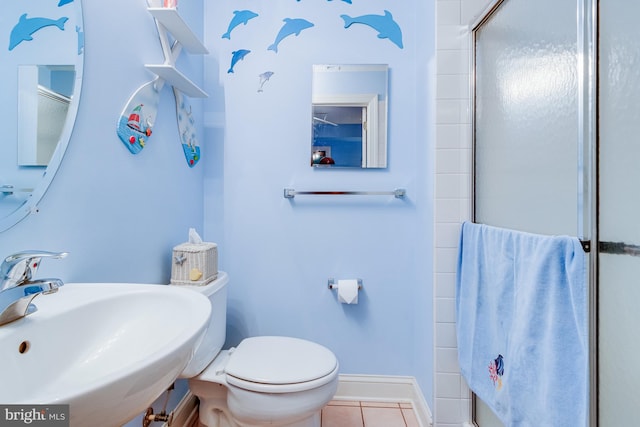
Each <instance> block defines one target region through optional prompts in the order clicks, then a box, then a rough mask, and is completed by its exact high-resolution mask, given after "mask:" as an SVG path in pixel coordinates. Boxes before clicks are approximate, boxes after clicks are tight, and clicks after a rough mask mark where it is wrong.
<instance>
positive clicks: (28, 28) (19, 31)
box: [9, 13, 69, 50]
mask: <svg viewBox="0 0 640 427" xmlns="http://www.w3.org/2000/svg"><path fill="white" fill-rule="evenodd" d="M68 19H69V18H67V17H64V16H63V17H62V18H60V19H58V20H54V19H49V18H27V14H26V13H25V14H23V15H22V16H21V17H20V20H19V21H18V23H17V24H16V25H15V27H13V30H11V36H10V37H9V50H13V48H14V47H16V46H18V45H19V44H20V43H22V42H23V41H25V40H26V41H30V40H33V37H31V36H32V35H33V33H35V32H36V31H38V30H40V29H42V28H44V27H49V26H52V25H55V26H56V27H58V28H60V30H62V31H64V24H65V22H67V20H68Z"/></svg>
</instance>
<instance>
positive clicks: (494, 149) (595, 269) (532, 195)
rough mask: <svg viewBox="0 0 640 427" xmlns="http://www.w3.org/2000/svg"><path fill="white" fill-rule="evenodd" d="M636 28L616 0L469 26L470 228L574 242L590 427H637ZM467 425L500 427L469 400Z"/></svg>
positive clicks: (495, 13)
mask: <svg viewBox="0 0 640 427" xmlns="http://www.w3.org/2000/svg"><path fill="white" fill-rule="evenodd" d="M639 20H640V3H637V2H628V1H625V0H608V1H606V2H605V1H602V2H598V1H597V0H577V1H576V0H573V1H570V0H538V1H536V2H532V1H530V0H502V1H496V2H494V4H493V5H492V7H490V8H489V9H487V13H486V14H485V15H484V16H483V17H482V18H481V19H480V20H478V21H477V22H476V23H475V24H474V25H473V49H472V51H473V55H472V56H473V58H472V73H471V74H472V76H473V78H472V86H473V89H474V97H473V113H474V114H473V122H474V123H473V129H474V210H473V212H474V214H473V216H474V221H475V222H479V223H485V224H489V225H494V226H498V227H505V228H511V229H516V230H521V231H526V232H532V233H539V234H564V235H572V236H576V237H578V238H580V239H581V240H582V241H583V246H584V248H585V252H586V253H587V254H588V257H589V272H588V275H589V278H588V279H589V280H588V281H589V287H590V289H589V295H590V297H589V299H590V302H589V307H588V310H589V318H590V323H589V335H590V342H589V348H590V359H591V360H590V366H589V372H590V387H589V388H590V413H589V420H590V421H589V422H590V425H591V426H596V425H599V426H604V427H608V426H622V425H636V424H637V423H638V421H637V420H638V419H640V399H639V398H638V393H637V387H638V384H640V363H638V355H639V354H640V337H638V336H636V335H635V331H636V330H638V329H639V328H640V310H639V309H637V303H638V301H640V284H639V283H637V282H638V281H639V280H640V279H638V278H640V258H638V257H639V256H640V225H638V224H637V220H638V218H639V215H638V213H640V190H639V188H640V42H639V40H640V25H638V22H639ZM474 417H475V421H476V423H477V424H478V425H479V426H480V427H493V426H500V425H501V423H500V422H499V421H498V420H497V419H496V418H495V416H494V415H493V414H492V413H491V410H490V409H489V408H488V407H486V406H485V405H484V404H483V403H482V402H481V401H480V400H479V399H476V401H475V404H474ZM563 427H564V426H563ZM577 427H582V426H577Z"/></svg>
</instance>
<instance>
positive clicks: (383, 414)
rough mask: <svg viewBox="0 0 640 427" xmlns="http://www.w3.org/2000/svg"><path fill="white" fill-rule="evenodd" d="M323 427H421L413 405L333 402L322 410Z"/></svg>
mask: <svg viewBox="0 0 640 427" xmlns="http://www.w3.org/2000/svg"><path fill="white" fill-rule="evenodd" d="M322 427H420V424H419V423H418V420H417V418H416V415H415V413H414V411H413V408H412V407H411V403H387V402H357V401H346V400H333V401H331V402H329V404H328V405H327V406H325V407H324V409H322Z"/></svg>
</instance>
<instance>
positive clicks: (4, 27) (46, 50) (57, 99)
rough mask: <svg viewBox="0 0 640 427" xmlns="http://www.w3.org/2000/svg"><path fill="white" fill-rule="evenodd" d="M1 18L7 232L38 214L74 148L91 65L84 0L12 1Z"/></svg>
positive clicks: (1, 184)
mask: <svg viewBox="0 0 640 427" xmlns="http://www.w3.org/2000/svg"><path fill="white" fill-rule="evenodd" d="M2 6H3V11H2V14H0V58H1V61H0V85H1V86H2V89H0V92H1V93H2V94H3V102H2V104H1V106H0V117H1V118H0V123H1V125H2V130H3V138H2V142H1V143H0V231H4V230H6V229H8V228H10V227H12V226H13V225H15V224H16V223H17V222H19V221H20V220H21V219H23V218H24V217H26V216H27V215H29V213H31V212H33V211H34V210H35V209H36V206H37V204H38V202H39V201H40V199H41V198H42V196H43V195H44V193H45V192H46V190H47V188H48V186H49V184H50V183H51V180H52V179H53V177H54V175H55V174H56V171H57V170H58V168H59V167H60V162H61V161H62V157H63V156H64V153H65V151H66V149H67V144H68V143H69V138H70V137H71V131H72V129H73V124H74V122H75V117H76V113H77V111H78V103H79V98H80V89H81V83H82V69H83V62H84V61H83V59H84V27H83V22H82V5H81V1H80V0H31V1H28V2H25V1H22V0H5V1H4V2H3V4H2Z"/></svg>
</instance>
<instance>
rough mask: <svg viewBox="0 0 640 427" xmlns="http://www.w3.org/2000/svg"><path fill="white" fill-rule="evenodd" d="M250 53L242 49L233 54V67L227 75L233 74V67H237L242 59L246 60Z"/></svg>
mask: <svg viewBox="0 0 640 427" xmlns="http://www.w3.org/2000/svg"><path fill="white" fill-rule="evenodd" d="M249 53H251V51H250V50H247V49H240V50H236V51H234V52H232V53H231V67H229V70H228V71H227V73H233V67H235V66H236V64H237V63H238V61H240V60H241V59H244V57H245V56H247V55H248V54H249Z"/></svg>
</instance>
